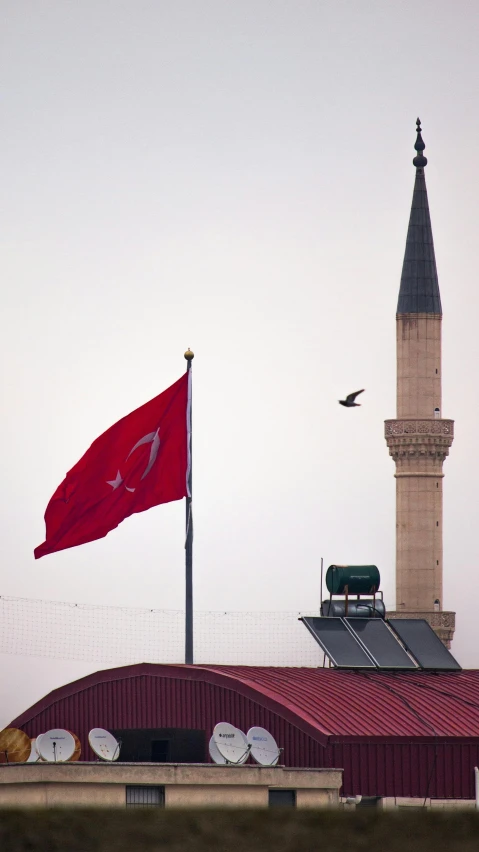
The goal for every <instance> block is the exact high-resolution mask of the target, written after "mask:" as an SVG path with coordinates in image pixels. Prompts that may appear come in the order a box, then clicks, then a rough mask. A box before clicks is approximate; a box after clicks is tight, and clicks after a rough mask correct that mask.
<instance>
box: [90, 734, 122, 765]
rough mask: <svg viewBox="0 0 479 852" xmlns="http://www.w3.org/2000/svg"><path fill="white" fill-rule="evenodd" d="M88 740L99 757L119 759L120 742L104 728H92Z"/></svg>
mask: <svg viewBox="0 0 479 852" xmlns="http://www.w3.org/2000/svg"><path fill="white" fill-rule="evenodd" d="M88 742H89V743H90V746H91V748H92V750H93V751H94V752H95V754H96V756H97V757H101V759H102V760H118V757H119V755H120V743H119V742H118V740H117V739H116V738H115V737H114V736H113V734H110V732H109V731H105V730H104V729H103V728H92V730H91V731H90V733H89V734H88Z"/></svg>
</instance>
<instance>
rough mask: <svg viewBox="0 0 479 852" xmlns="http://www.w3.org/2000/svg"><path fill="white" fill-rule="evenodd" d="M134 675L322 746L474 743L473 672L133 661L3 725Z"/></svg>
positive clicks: (477, 733)
mask: <svg viewBox="0 0 479 852" xmlns="http://www.w3.org/2000/svg"><path fill="white" fill-rule="evenodd" d="M139 676H142V677H144V676H147V677H153V678H155V677H161V678H171V679H174V680H194V681H200V682H201V681H203V682H206V683H210V684H214V685H216V686H220V687H221V686H222V687H225V688H227V689H229V690H233V691H236V692H238V693H239V694H241V695H243V696H245V697H246V698H249V699H250V700H253V701H255V702H257V703H258V704H260V705H262V706H263V707H265V708H266V709H268V710H270V711H272V712H274V713H276V714H278V715H279V716H282V717H283V718H284V719H286V720H287V721H288V722H290V723H292V724H294V725H296V726H297V727H298V728H300V729H301V730H303V731H305V732H306V733H308V734H309V736H312V737H313V738H314V739H316V740H317V741H319V742H322V743H323V744H325V743H326V742H327V741H328V740H329V739H336V738H361V737H367V738H369V737H387V738H396V737H442V738H450V737H461V738H474V737H479V671H477V670H469V671H462V672H447V673H446V672H445V673H436V672H411V673H409V672H378V671H376V672H363V671H345V670H338V669H326V668H325V669H312V668H273V667H256V666H183V665H176V666H173V665H154V664H150V663H141V664H139V665H135V666H126V667H122V668H116V669H108V670H106V671H100V672H97V673H96V674H94V675H89V676H88V677H86V678H81V679H80V680H78V681H75V682H73V683H71V684H68V685H67V686H64V687H61V688H60V689H57V690H55V691H54V692H52V693H50V694H49V695H47V696H46V697H45V698H43V699H42V700H41V701H40V702H38V703H37V704H35V705H34V706H33V707H31V708H30V709H29V710H27V711H26V712H25V713H23V714H22V715H21V716H19V717H18V718H17V719H15V720H14V721H13V722H12V723H11V724H12V725H14V726H17V727H22V725H24V724H26V723H27V722H30V721H31V720H32V719H33V718H34V717H35V716H36V715H38V714H39V713H41V712H43V711H44V710H45V709H46V708H48V707H51V705H52V704H55V703H57V702H59V701H61V700H62V699H68V698H71V697H73V696H74V695H75V694H77V693H78V692H81V691H83V690H86V689H91V688H92V687H94V686H95V685H100V684H102V683H105V682H111V681H117V680H124V679H128V678H137V677H139ZM217 721H220V720H219V719H218V720H217Z"/></svg>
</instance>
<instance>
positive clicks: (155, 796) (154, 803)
mask: <svg viewBox="0 0 479 852" xmlns="http://www.w3.org/2000/svg"><path fill="white" fill-rule="evenodd" d="M126 806H127V808H164V807H165V788H164V787H155V786H153V785H150V784H142V785H141V786H132V785H130V784H127V787H126Z"/></svg>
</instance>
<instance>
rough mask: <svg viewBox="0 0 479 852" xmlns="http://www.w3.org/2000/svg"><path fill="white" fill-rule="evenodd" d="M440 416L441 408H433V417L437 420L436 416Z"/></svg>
mask: <svg viewBox="0 0 479 852" xmlns="http://www.w3.org/2000/svg"><path fill="white" fill-rule="evenodd" d="M440 416H441V410H440V409H439V408H435V409H434V417H435V418H436V420H438V418H439V417H440Z"/></svg>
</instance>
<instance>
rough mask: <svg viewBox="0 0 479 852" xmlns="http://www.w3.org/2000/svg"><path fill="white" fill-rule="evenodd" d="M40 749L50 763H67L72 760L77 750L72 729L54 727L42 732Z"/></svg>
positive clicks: (40, 752) (41, 754)
mask: <svg viewBox="0 0 479 852" xmlns="http://www.w3.org/2000/svg"><path fill="white" fill-rule="evenodd" d="M37 739H38V737H37ZM38 751H39V754H40V757H41V758H42V759H43V760H48V761H49V762H50V763H65V761H67V760H70V758H71V756H72V755H73V752H74V751H75V739H74V737H73V736H72V734H71V733H70V731H64V730H63V728H54V729H52V730H51V731H47V732H46V734H42V738H41V740H40V745H39V746H38Z"/></svg>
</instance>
